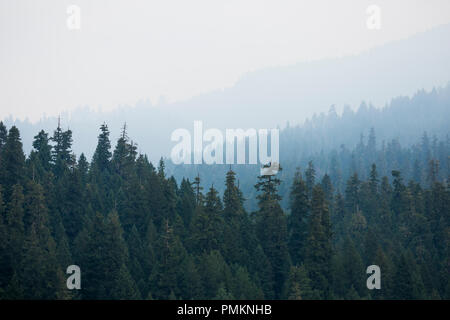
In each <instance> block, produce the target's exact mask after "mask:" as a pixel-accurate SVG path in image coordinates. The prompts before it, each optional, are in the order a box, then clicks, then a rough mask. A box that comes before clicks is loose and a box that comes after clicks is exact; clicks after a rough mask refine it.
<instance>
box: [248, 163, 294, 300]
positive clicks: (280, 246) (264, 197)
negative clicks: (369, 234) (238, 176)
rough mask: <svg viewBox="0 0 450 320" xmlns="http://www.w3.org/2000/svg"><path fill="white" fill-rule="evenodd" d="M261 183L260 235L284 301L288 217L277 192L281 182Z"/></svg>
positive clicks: (265, 179) (261, 179)
mask: <svg viewBox="0 0 450 320" xmlns="http://www.w3.org/2000/svg"><path fill="white" fill-rule="evenodd" d="M280 169H281V168H280ZM258 180H259V182H258V183H257V184H256V185H255V188H256V190H257V191H259V192H260V194H259V195H258V196H257V198H258V200H259V202H258V207H259V210H258V212H257V220H256V223H257V225H256V228H257V235H258V238H259V241H260V243H261V246H262V248H263V250H264V253H265V255H266V256H267V258H268V259H269V262H270V265H271V269H272V275H273V283H274V289H273V290H274V295H275V297H276V298H281V295H282V290H283V286H284V283H285V281H286V278H287V276H288V273H289V267H290V261H289V260H290V259H289V251H288V246H287V240H288V237H287V225H286V217H285V214H284V212H283V210H282V209H281V206H280V203H279V201H280V200H281V197H280V196H279V195H278V190H277V187H278V185H279V184H280V183H281V181H280V180H279V179H278V178H273V177H272V176H264V175H263V176H259V177H258Z"/></svg>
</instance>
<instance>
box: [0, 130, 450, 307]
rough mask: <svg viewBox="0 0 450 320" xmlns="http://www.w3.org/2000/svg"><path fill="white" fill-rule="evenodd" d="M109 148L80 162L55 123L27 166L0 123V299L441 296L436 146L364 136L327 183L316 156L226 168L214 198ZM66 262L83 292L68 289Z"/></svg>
mask: <svg viewBox="0 0 450 320" xmlns="http://www.w3.org/2000/svg"><path fill="white" fill-rule="evenodd" d="M286 130H287V131H286V132H288V133H289V132H290V131H289V130H295V129H286ZM109 135H110V132H109V130H108V127H107V125H106V124H103V125H102V126H101V127H100V133H99V135H98V143H97V147H96V149H95V152H94V156H93V158H92V160H91V161H88V159H87V158H86V157H85V156H84V154H80V155H79V156H78V155H75V154H73V152H72V150H71V148H72V132H71V131H70V130H66V131H64V130H63V129H62V128H61V127H59V126H58V128H57V129H56V130H55V131H54V132H53V133H52V134H49V133H47V132H44V131H40V132H39V133H37V135H36V136H35V137H34V141H33V150H32V152H31V153H30V154H29V155H28V156H25V154H24V152H23V147H22V142H21V137H20V133H19V130H18V128H17V127H15V126H12V127H10V128H6V127H5V126H4V125H3V124H0V185H1V192H0V297H1V298H2V299H20V298H23V299H440V298H442V299H450V278H449V275H450V260H449V248H450V246H449V244H450V212H449V210H450V209H449V208H450V189H449V185H448V168H445V166H446V165H448V162H447V163H446V162H445V161H446V160H447V159H448V155H449V152H448V151H449V145H448V140H447V141H439V140H438V139H431V140H430V138H429V137H427V136H424V138H423V139H422V141H421V142H420V144H418V145H414V146H412V147H407V148H401V147H400V146H399V145H398V143H395V141H394V142H392V143H387V144H386V145H385V146H384V148H383V147H382V148H378V149H377V148H375V143H374V141H373V139H374V137H375V135H374V134H371V135H370V137H369V141H368V142H367V143H366V142H364V141H365V140H364V139H363V140H362V142H361V144H358V146H357V147H356V149H354V150H353V151H350V149H347V148H345V147H343V148H341V150H339V151H336V152H332V153H330V155H331V157H332V158H331V159H335V160H332V163H335V164H336V165H335V167H333V166H331V167H329V170H325V169H324V168H327V166H325V165H324V163H323V162H324V161H326V159H328V158H327V157H326V156H323V157H322V156H320V153H319V154H317V156H315V158H313V159H309V160H312V161H310V162H309V164H308V165H307V166H305V164H304V163H303V162H302V161H303V160H302V159H301V158H295V157H294V158H291V159H290V163H288V161H286V166H285V165H284V162H283V159H282V161H281V166H282V167H283V168H285V167H288V168H289V167H291V168H295V167H296V166H301V168H302V169H301V170H297V171H296V172H295V171H293V169H290V170H287V169H284V170H283V171H282V173H281V174H280V175H279V176H275V177H271V176H260V177H256V174H255V176H254V177H252V178H250V176H249V175H250V173H249V172H247V173H246V174H247V176H245V177H242V176H241V175H240V173H236V172H235V171H233V170H232V169H233V168H229V167H228V168H227V172H226V174H224V175H223V176H222V183H221V184H222V185H223V187H222V186H218V185H216V184H214V185H210V184H205V183H203V179H205V178H206V177H205V176H206V175H207V174H202V173H201V172H200V174H198V175H197V176H196V178H195V179H192V180H188V179H181V181H180V182H179V183H177V181H176V180H175V178H174V177H172V176H169V175H168V174H167V173H166V171H167V170H166V168H165V163H164V161H160V162H159V163H158V165H157V166H156V167H155V165H153V164H152V163H151V162H149V160H148V158H147V157H146V155H143V154H139V153H138V152H137V147H136V145H135V144H133V143H132V142H131V140H130V139H129V137H128V136H127V132H126V130H123V131H122V133H121V135H120V138H119V139H118V140H117V141H114V142H113V143H112V142H111V141H110V137H109ZM292 139H294V138H292ZM419 146H420V147H419ZM418 159H420V161H419V160H418ZM416 160H417V161H416ZM330 161H331V160H330ZM413 164H417V166H412V165H413ZM333 168H334V169H336V170H332V169H333ZM442 168H444V169H442ZM445 170H447V171H445ZM255 172H256V173H257V172H258V171H257V170H256V171H255ZM325 173H327V174H325ZM252 179H254V180H255V182H254V183H253V182H252ZM281 180H289V181H290V182H289V186H287V187H285V188H284V190H279V189H278V188H279V187H280V183H281ZM238 181H240V182H238ZM243 181H250V183H252V184H254V190H255V191H254V192H252V193H251V194H247V193H246V192H244V191H243V190H242V189H241V185H242V182H243ZM291 181H292V182H291ZM219 187H220V188H222V189H223V193H222V192H220V193H219V192H218V191H217V189H218V188H219ZM281 191H283V192H281ZM281 194H282V195H283V197H284V200H285V201H287V203H288V205H287V208H286V209H284V208H283V207H282V206H281V204H280V202H281V201H282V200H283V199H282V196H281ZM245 199H249V200H248V201H250V200H251V199H253V200H254V201H255V203H256V204H257V206H256V208H255V210H252V211H249V210H246V209H245V207H244V202H245V201H246V200H245ZM72 264H75V265H78V266H79V267H80V268H81V279H82V280H81V281H82V284H81V286H82V289H81V290H73V291H70V290H68V289H67V288H66V279H67V276H68V275H66V274H65V271H66V268H67V266H69V265H72ZM373 264H375V265H378V266H380V268H381V289H380V290H368V289H367V287H366V279H367V277H368V275H367V274H366V268H367V266H369V265H373Z"/></svg>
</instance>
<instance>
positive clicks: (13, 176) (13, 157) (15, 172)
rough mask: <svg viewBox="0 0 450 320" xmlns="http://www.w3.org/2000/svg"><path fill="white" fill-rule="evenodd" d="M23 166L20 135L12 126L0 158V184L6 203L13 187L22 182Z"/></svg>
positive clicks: (23, 159) (23, 158)
mask: <svg viewBox="0 0 450 320" xmlns="http://www.w3.org/2000/svg"><path fill="white" fill-rule="evenodd" d="M24 166H25V155H24V153H23V150H22V142H21V139H20V133H19V130H18V129H17V127H16V126H12V127H11V129H9V133H8V137H7V139H6V143H5V145H4V149H3V151H2V154H1V157H0V184H1V185H2V186H3V188H4V195H5V199H6V201H9V199H10V197H11V194H12V192H13V190H12V189H13V186H14V185H15V184H18V183H23V182H24Z"/></svg>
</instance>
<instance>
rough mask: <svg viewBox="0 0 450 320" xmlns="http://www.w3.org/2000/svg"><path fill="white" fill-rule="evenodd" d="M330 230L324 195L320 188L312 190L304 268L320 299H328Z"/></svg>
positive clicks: (330, 256) (330, 250)
mask: <svg viewBox="0 0 450 320" xmlns="http://www.w3.org/2000/svg"><path fill="white" fill-rule="evenodd" d="M331 259H332V249H331V230H330V221H329V216H328V207H327V206H326V203H325V199H324V193H323V190H322V188H321V187H320V186H316V187H314V189H313V194H312V200H311V217H310V219H309V227H308V238H307V246H306V252H305V267H306V268H307V270H308V275H309V278H310V279H311V286H312V288H313V290H317V291H318V294H320V296H321V298H329V297H330V294H331V292H330V289H331V288H330V285H331V269H330V266H331Z"/></svg>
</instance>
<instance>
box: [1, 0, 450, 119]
mask: <svg viewBox="0 0 450 320" xmlns="http://www.w3.org/2000/svg"><path fill="white" fill-rule="evenodd" d="M72 4H73V5H77V6H78V7H79V8H80V9H81V15H80V17H81V24H80V29H79V30H70V29H69V28H68V27H67V19H68V18H69V14H68V13H67V7H68V6H69V5H72ZM369 5H377V6H378V7H379V8H380V9H381V29H380V30H369V29H368V28H367V26H366V21H367V19H368V17H369V15H368V14H367V12H366V9H367V8H368V6H369ZM446 23H450V1H448V0H387V1H380V0H376V1H375V0H374V1H366V0H344V1H342V0H341V1H336V0H331V1H317V0H314V1H300V0H293V1H288V0H270V1H266V0H160V1H149V0H146V1H144V0H143V1H137V0H134V1H133V0H127V1H125V0H123V1H113V0H85V1H84V0H70V1H62V0H39V1H38V0H28V1H25V0H0V118H3V117H5V116H7V115H9V114H12V115H13V116H14V117H19V118H25V117H28V118H30V119H31V120H37V119H38V118H39V117H41V116H42V115H43V114H44V113H45V114H47V115H55V114H58V113H59V112H61V111H62V110H70V109H74V108H76V107H78V106H85V105H88V106H90V107H93V108H101V109H102V110H110V109H112V108H115V107H117V106H118V105H120V104H129V105H134V104H135V103H136V102H138V101H140V100H146V99H150V100H151V101H152V102H153V103H157V102H158V101H159V99H161V97H164V99H165V100H166V101H169V102H170V101H176V100H180V99H181V100H182V99H187V98H189V97H191V96H194V95H198V94H201V93H204V92H208V91H211V90H216V89H220V88H224V87H229V86H232V85H233V83H234V82H235V81H236V80H237V79H238V78H239V77H240V76H241V75H243V74H245V73H246V72H249V71H252V70H257V69H261V68H264V67H270V66H279V65H289V64H294V63H297V62H302V61H308V60H317V59H322V58H326V57H335V56H343V55H349V54H357V53H359V52H361V51H363V50H367V49H368V48H371V47H373V46H377V45H381V44H383V43H386V42H389V41H393V40H396V39H401V38H406V37H409V36H411V35H413V34H416V33H418V32H421V31H425V30H428V29H430V28H432V27H434V26H437V25H441V24H446ZM212 107H213V106H212Z"/></svg>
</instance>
